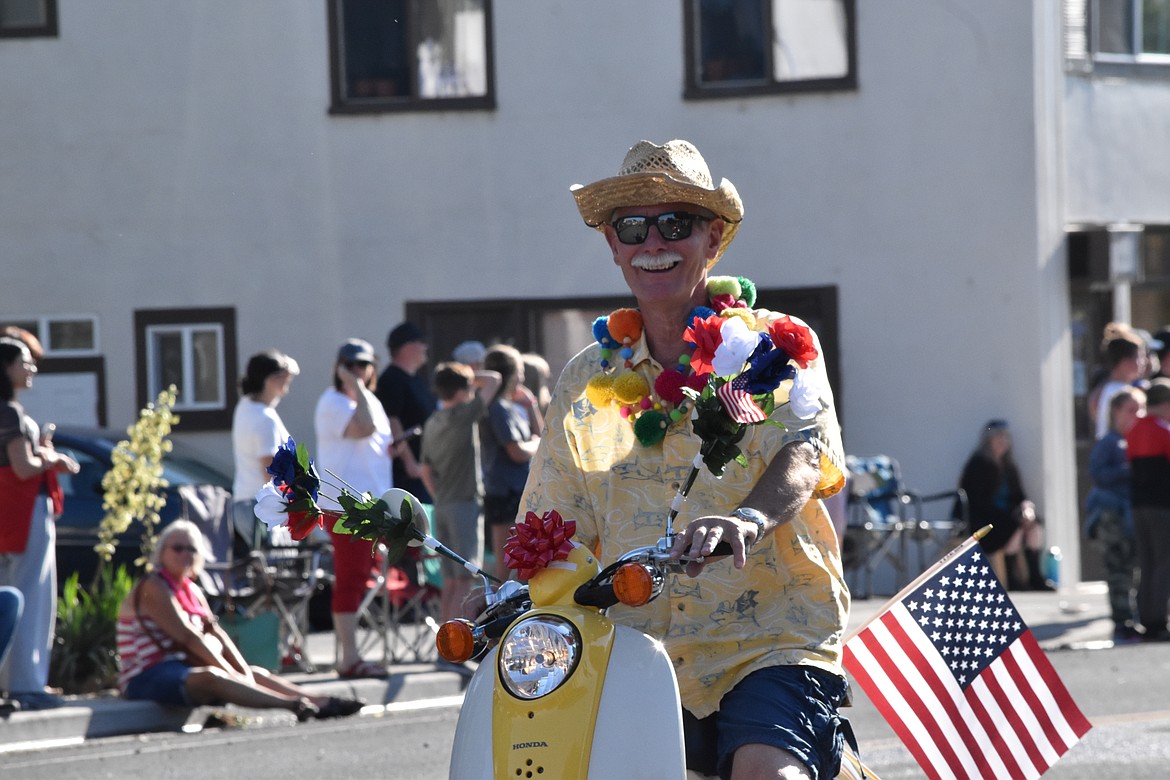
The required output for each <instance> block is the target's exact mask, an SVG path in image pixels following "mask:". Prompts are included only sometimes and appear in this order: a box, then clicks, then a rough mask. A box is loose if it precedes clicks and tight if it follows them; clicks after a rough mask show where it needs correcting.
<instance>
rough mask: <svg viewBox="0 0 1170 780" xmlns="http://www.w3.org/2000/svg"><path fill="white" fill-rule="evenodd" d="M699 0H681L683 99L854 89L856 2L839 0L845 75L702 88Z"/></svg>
mask: <svg viewBox="0 0 1170 780" xmlns="http://www.w3.org/2000/svg"><path fill="white" fill-rule="evenodd" d="M698 2H699V0H683V63H684V65H683V67H684V68H685V72H684V73H683V85H684V87H683V98H684V99H686V100H712V99H720V98H742V97H755V96H760V95H783V94H792V93H804V92H841V91H849V90H855V89H857V3H856V0H842V3H843V5H844V8H845V55H846V59H847V61H848V63H849V67H848V72H847V73H846V74H845V75H844V76H837V77H827V78H815V79H801V80H798V81H796V80H794V81H776V80H775V78H774V76H769V78H770V79H771V81H770V82H769V83H768V84H752V85H745V84H740V85H735V86H726V87H720V86H714V85H703V84H700V83H699V79H698V54H697V49H698V47H699V39H698V36H699V29H698V24H697V20H696V16H697V14H696V4H697V3H698ZM764 15H765V21H766V25H765V29H767V30H772V29H774V26H773V23H772V2H771V0H765V2H764ZM765 50H766V56H767V60H768V68H767V70H768V72H769V73H772V72H773V68H772V67H771V64H772V54H771V52H772V47H770V46H768V47H765Z"/></svg>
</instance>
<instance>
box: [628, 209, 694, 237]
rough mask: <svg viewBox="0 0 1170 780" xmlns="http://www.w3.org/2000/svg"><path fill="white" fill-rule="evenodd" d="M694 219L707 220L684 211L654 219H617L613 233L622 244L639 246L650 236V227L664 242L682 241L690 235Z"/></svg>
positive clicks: (669, 213)
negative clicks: (655, 228)
mask: <svg viewBox="0 0 1170 780" xmlns="http://www.w3.org/2000/svg"><path fill="white" fill-rule="evenodd" d="M696 219H708V217H703V216H700V215H698V214H689V213H687V212H685V211H669V212H667V213H666V214H659V215H658V216H656V217H643V216H638V215H635V216H629V217H618V218H617V219H615V220H614V221H613V229H614V232H616V233H617V237H618V241H621V242H622V243H623V244H641V243H642V242H644V241H645V240H646V236H647V235H649V234H650V226H651V225H654V226H655V227H657V228H658V234H659V235H660V236H662V238H663V240H665V241H682V240H683V239H684V238H687V237H689V236H690V235H691V228H693V227H694V224H695V220H696Z"/></svg>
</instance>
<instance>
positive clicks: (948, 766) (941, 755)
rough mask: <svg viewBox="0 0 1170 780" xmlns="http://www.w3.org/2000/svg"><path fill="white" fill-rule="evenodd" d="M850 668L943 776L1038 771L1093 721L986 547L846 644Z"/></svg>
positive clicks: (934, 774) (928, 768) (944, 570)
mask: <svg viewBox="0 0 1170 780" xmlns="http://www.w3.org/2000/svg"><path fill="white" fill-rule="evenodd" d="M844 665H845V668H846V669H848V670H849V672H850V673H851V674H852V675H853V676H854V678H855V679H856V680H857V682H858V684H859V685H860V686H861V687H862V689H863V690H865V692H866V693H867V694H868V695H869V697H870V699H871V700H872V701H873V703H874V705H875V706H876V707H877V708H878V711H879V712H881V714H882V716H883V717H884V718H885V719H886V721H887V722H888V723H889V724H890V726H891V727H892V728H893V729H894V732H895V733H897V734H898V736H899V738H900V739H901V740H902V742H903V743H904V744H905V745H906V747H907V748H908V749H909V750H910V752H911V754H913V756H914V758H915V760H917V761H918V764H919V765H920V766H921V767H922V769H923V770H924V771H925V773H926V775H927V776H928V777H931V778H995V779H996V780H999V778H1036V777H1040V775H1042V774H1043V773H1044V772H1045V771H1047V769H1048V768H1049V767H1051V766H1052V765H1053V764H1054V763H1056V761H1057V759H1059V758H1060V757H1061V756H1062V755H1064V753H1066V752H1068V750H1069V749H1070V748H1071V747H1072V746H1073V745H1074V744H1076V743H1077V742H1078V741H1079V740H1080V738H1081V737H1082V736H1084V735H1085V734H1086V733H1087V732H1088V730H1089V728H1090V724H1089V722H1088V720H1087V719H1086V718H1085V716H1084V715H1082V714H1081V711H1080V710H1079V709H1078V708H1077V706H1076V703H1075V702H1074V701H1073V700H1072V697H1071V696H1070V695H1069V693H1068V690H1067V689H1066V688H1065V687H1064V684H1063V683H1062V682H1061V680H1060V678H1059V677H1058V676H1057V674H1056V670H1055V669H1053V667H1052V664H1051V663H1049V661H1048V659H1047V658H1046V657H1045V655H1044V652H1043V651H1042V650H1041V649H1040V646H1039V644H1037V642H1036V639H1035V637H1034V636H1033V635H1032V632H1031V631H1029V630H1028V627H1027V626H1026V625H1024V622H1023V620H1022V619H1021V618H1020V616H1019V614H1018V613H1017V612H1016V610H1015V607H1014V606H1013V605H1012V603H1011V601H1010V599H1008V597H1007V593H1006V592H1005V591H1004V590H1003V588H1002V587H1001V586H1000V584H999V581H998V580H996V579H995V576H994V574H992V573H991V571H990V567H989V566H988V565H987V563H986V561H984V560H983V555H982V552H981V551H980V549H979V548H978V547H977V546H973V547H972V548H971V549H969V550H968V551H967V552H966V553H965V554H963V555H960V556H957V557H955V558H954V559H953V560H950V561H948V562H947V563H946V564H945V565H944V566H942V567H941V568H940V569H939V571H938V572H937V573H935V575H934V576H932V577H929V578H927V579H926V580H925V581H924V582H923V583H922V584H921V585H920V586H918V587H916V588H914V589H913V590H912V591H910V592H909V593H908V594H906V595H905V596H903V597H901V598H900V599H899V600H898V601H896V602H895V603H894V604H893V605H892V606H891V607H890V608H889V609H887V610H886V611H885V612H883V613H882V614H881V615H880V616H878V617H877V618H875V619H874V620H873V621H872V622H871V623H870V624H869V625H868V626H866V627H865V628H864V629H862V630H861V631H860V632H858V634H857V635H856V636H855V637H853V638H852V639H851V640H849V642H848V643H847V644H846V646H845V656H844Z"/></svg>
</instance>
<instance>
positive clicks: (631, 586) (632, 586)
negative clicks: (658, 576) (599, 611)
mask: <svg viewBox="0 0 1170 780" xmlns="http://www.w3.org/2000/svg"><path fill="white" fill-rule="evenodd" d="M613 594H614V595H615V596H617V598H618V601H620V602H621V603H623V604H625V605H626V606H627V607H640V606H642V605H643V604H645V603H646V602H648V601H650V597H651V596H652V595H653V594H654V578H653V577H652V576H651V575H650V572H649V570H648V569H647V568H646V567H645V566H643V565H642V564H640V563H627V564H626V565H625V566H622V567H621V568H620V569H618V570H617V571H616V572H614V575H613Z"/></svg>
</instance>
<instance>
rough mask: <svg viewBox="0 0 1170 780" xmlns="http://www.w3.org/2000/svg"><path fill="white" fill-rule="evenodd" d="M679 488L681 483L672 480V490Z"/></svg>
mask: <svg viewBox="0 0 1170 780" xmlns="http://www.w3.org/2000/svg"><path fill="white" fill-rule="evenodd" d="M678 488H679V483H677V482H671V483H670V489H671V490H678Z"/></svg>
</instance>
